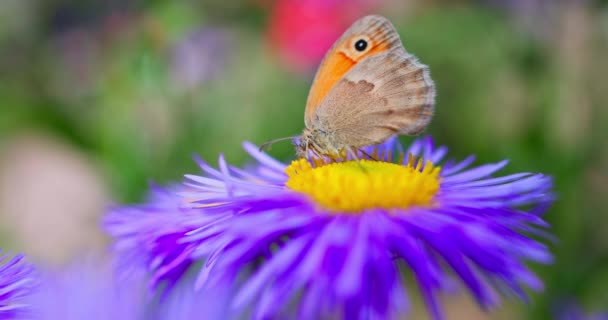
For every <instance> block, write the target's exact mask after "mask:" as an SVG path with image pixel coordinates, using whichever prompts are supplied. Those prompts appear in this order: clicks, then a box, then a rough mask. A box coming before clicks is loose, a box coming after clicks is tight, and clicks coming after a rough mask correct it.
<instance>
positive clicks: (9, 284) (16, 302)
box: [0, 254, 36, 319]
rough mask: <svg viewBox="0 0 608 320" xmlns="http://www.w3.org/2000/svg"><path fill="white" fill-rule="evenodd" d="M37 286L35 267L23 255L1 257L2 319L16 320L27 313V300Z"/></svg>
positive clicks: (0, 296)
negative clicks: (15, 319)
mask: <svg viewBox="0 0 608 320" xmlns="http://www.w3.org/2000/svg"><path fill="white" fill-rule="evenodd" d="M35 286H36V278H35V277H34V267H33V266H32V265H30V264H28V263H26V262H25V261H24V256H23V255H16V256H12V257H11V256H10V255H7V254H2V255H0V319H14V318H15V317H16V316H18V315H22V314H24V313H27V312H28V311H29V309H30V306H29V305H28V304H27V303H25V299H26V298H27V296H28V295H30V294H31V293H32V291H33V290H34V288H35Z"/></svg>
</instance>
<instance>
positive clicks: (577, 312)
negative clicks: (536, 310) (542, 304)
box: [555, 301, 608, 320]
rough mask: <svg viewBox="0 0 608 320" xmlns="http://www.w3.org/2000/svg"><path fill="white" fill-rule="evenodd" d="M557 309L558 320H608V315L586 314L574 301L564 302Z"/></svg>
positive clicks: (556, 317) (556, 316)
mask: <svg viewBox="0 0 608 320" xmlns="http://www.w3.org/2000/svg"><path fill="white" fill-rule="evenodd" d="M555 309H556V312H555V319H556V320H608V313H600V312H596V313H593V314H586V313H585V312H584V311H583V310H582V309H581V307H580V306H579V305H577V304H576V303H574V302H573V301H562V303H561V304H560V305H559V306H558V307H557V308H555Z"/></svg>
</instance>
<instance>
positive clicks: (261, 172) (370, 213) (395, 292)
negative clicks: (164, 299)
mask: <svg viewBox="0 0 608 320" xmlns="http://www.w3.org/2000/svg"><path fill="white" fill-rule="evenodd" d="M245 149H246V150H247V152H249V153H250V154H251V156H252V157H253V158H255V159H256V160H257V165H255V166H253V167H251V168H249V169H247V170H244V169H240V168H236V167H233V166H230V165H228V164H227V163H226V161H225V160H224V159H223V157H220V159H219V169H214V168H212V167H211V166H209V165H208V164H207V163H205V162H203V161H199V165H200V167H201V169H202V170H203V171H204V175H202V176H195V175H187V176H186V182H185V183H184V186H183V187H182V188H180V190H179V192H178V193H177V194H174V195H173V196H170V198H171V199H174V200H172V201H175V202H174V204H177V207H171V209H170V210H165V211H163V210H162V209H161V208H159V206H158V201H153V202H152V204H151V205H144V206H141V207H135V209H134V207H127V208H119V209H116V210H114V211H112V212H110V213H109V214H108V216H107V219H106V223H107V230H108V231H109V233H110V234H111V235H112V236H114V237H115V238H116V244H117V246H116V248H117V250H118V254H119V255H121V256H133V255H134V252H140V253H137V254H143V255H145V256H146V259H145V261H147V262H146V263H147V267H148V270H150V271H151V272H152V275H153V279H159V278H165V279H166V280H167V281H169V282H175V281H177V279H176V278H179V277H181V276H182V274H183V269H184V268H186V267H187V266H186V265H184V261H188V264H191V263H192V262H194V261H199V262H203V264H202V266H201V268H200V270H199V272H198V279H197V281H196V287H197V288H200V287H203V286H209V285H214V284H216V283H220V282H222V281H233V282H237V283H239V285H240V287H239V290H238V292H237V293H236V295H235V296H234V298H233V301H232V306H233V307H234V308H235V309H236V310H246V311H247V312H250V313H251V316H252V317H254V318H285V317H295V318H301V319H310V318H324V317H337V318H347V319H362V318H363V319H368V318H382V319H384V318H392V317H395V316H397V315H399V314H401V313H404V312H406V311H407V308H408V305H407V301H408V299H407V296H406V287H407V285H406V281H405V280H404V279H403V278H402V277H403V275H407V278H409V277H411V278H413V279H414V280H415V282H416V283H417V286H418V288H419V290H420V292H421V295H422V297H423V299H424V301H426V303H427V305H428V309H429V312H430V313H431V315H432V317H433V318H435V319H441V318H442V314H441V308H440V306H439V302H438V299H437V294H438V292H440V291H441V290H446V289H450V288H452V287H453V286H454V285H455V284H456V283H460V284H461V285H462V286H464V287H466V288H467V289H468V290H469V291H470V292H471V294H472V295H473V296H474V297H475V299H476V300H477V302H478V303H479V305H480V306H481V307H482V308H484V309H489V308H491V307H493V306H495V305H496V304H497V303H498V301H499V294H498V292H499V291H500V293H504V294H508V295H515V296H517V297H519V298H521V299H526V294H525V292H524V288H525V287H527V288H531V289H533V290H541V289H542V283H541V281H540V280H539V279H537V278H536V277H535V275H534V274H533V273H532V272H531V271H530V270H528V269H527V267H526V266H525V264H524V263H525V262H526V261H533V262H539V263H550V262H551V261H552V257H551V255H550V253H549V252H548V250H547V248H546V247H545V246H544V245H543V244H541V243H539V242H538V241H536V240H535V239H534V238H536V237H538V236H541V237H543V236H545V233H544V230H543V228H544V227H546V223H545V222H544V221H543V220H542V218H541V217H540V214H541V213H543V212H544V211H545V210H546V209H547V207H548V206H549V205H550V203H551V202H552V201H553V196H552V194H551V187H552V183H551V179H550V178H549V177H547V176H544V175H542V174H532V173H516V174H511V175H507V176H502V177H493V176H492V175H493V174H494V173H495V172H497V171H499V170H500V169H502V168H503V167H504V166H505V165H506V164H507V162H506V161H501V162H499V163H495V164H486V165H481V166H478V167H473V168H469V167H470V165H471V164H472V162H473V157H469V158H466V159H465V160H463V161H461V162H454V161H446V162H444V161H443V159H444V158H445V156H446V154H447V148H445V147H439V148H435V147H434V146H433V142H432V140H431V139H430V138H427V139H421V140H417V141H415V142H414V143H413V144H412V145H411V146H410V147H409V148H408V149H407V150H405V151H404V150H403V147H402V146H401V145H400V144H398V143H397V142H396V139H392V140H390V141H388V142H387V143H385V144H383V145H380V146H376V147H370V148H367V149H366V150H365V154H366V155H370V154H371V155H372V156H373V157H374V158H375V160H361V161H352V160H351V161H342V162H332V161H327V160H314V161H308V160H304V159H300V160H296V161H294V162H292V163H291V165H285V164H283V163H281V162H279V161H277V160H275V159H273V158H271V157H270V156H268V155H266V154H264V153H262V152H260V151H258V148H257V147H256V146H254V145H252V144H248V143H246V144H245ZM366 155H364V154H363V153H362V154H360V155H359V156H360V157H361V158H367V156H366ZM441 163H442V165H441V166H440V164H441ZM180 199H181V200H180ZM160 207H162V206H160ZM133 210H135V211H133ZM142 220H146V221H147V222H142ZM125 230H128V232H125ZM167 237H168V239H170V241H167ZM133 239H138V240H136V241H133ZM141 239H145V241H142V240H141ZM125 243H127V244H129V243H130V244H131V245H125ZM135 243H138V244H139V245H135ZM159 247H162V250H159V249H158V248H159ZM175 257H180V258H175ZM153 284H157V282H154V281H153Z"/></svg>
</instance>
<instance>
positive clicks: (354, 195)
mask: <svg viewBox="0 0 608 320" xmlns="http://www.w3.org/2000/svg"><path fill="white" fill-rule="evenodd" d="M389 159H390V157H389ZM401 159H403V157H401ZM440 171H441V167H438V166H434V165H433V163H431V162H430V161H426V163H424V165H423V161H417V160H416V159H415V158H414V157H412V156H410V157H409V159H408V162H407V164H399V163H393V162H390V160H389V161H388V162H385V161H375V160H374V161H372V160H358V161H354V160H353V161H344V162H324V161H321V160H318V159H316V160H314V161H313V162H312V163H311V162H309V161H308V160H306V159H299V160H294V161H293V162H292V163H291V165H290V166H289V167H287V169H286V170H285V173H286V174H287V175H288V177H289V179H288V180H287V182H286V186H287V187H288V188H290V189H292V190H294V191H296V192H301V193H304V194H306V195H308V196H309V197H310V198H311V199H313V200H314V201H315V202H316V203H317V204H318V205H320V206H321V207H324V208H327V209H329V210H330V211H332V212H340V213H360V212H362V211H365V210H369V209H378V208H380V209H387V210H391V209H407V208H410V207H416V206H418V207H430V206H433V205H434V198H435V195H436V194H437V192H438V191H439V183H440V176H439V173H440Z"/></svg>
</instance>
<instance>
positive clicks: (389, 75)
mask: <svg viewBox="0 0 608 320" xmlns="http://www.w3.org/2000/svg"><path fill="white" fill-rule="evenodd" d="M434 103H435V86H434V84H433V81H432V80H431V77H430V73H429V70H428V67H427V66H425V65H423V64H421V63H420V62H418V60H417V59H416V58H415V57H414V56H413V55H411V54H408V53H407V52H406V51H405V49H403V47H402V46H401V45H399V46H398V47H395V48H393V49H391V50H388V51H386V52H383V53H378V54H375V55H371V56H369V57H367V58H365V59H364V60H362V61H360V62H359V63H358V64H357V65H356V66H354V67H353V68H351V70H350V71H348V72H347V73H346V74H345V75H344V76H343V77H342V78H341V79H340V80H339V81H337V82H336V84H335V85H334V86H333V87H332V88H331V90H330V91H329V92H328V94H327V95H326V97H325V99H324V100H323V102H322V103H321V104H320V106H319V107H318V108H316V109H315V111H314V113H313V115H311V119H310V120H309V121H310V125H311V127H312V128H317V129H319V130H321V131H323V132H327V133H328V135H329V136H331V137H333V140H334V141H333V143H334V144H335V145H345V146H351V147H355V148H358V147H363V146H367V145H371V144H376V143H380V142H382V141H384V140H386V139H387V138H388V137H390V136H391V135H394V134H410V135H411V134H418V133H420V132H422V131H423V130H424V129H425V128H426V126H427V125H428V124H429V122H430V120H431V118H432V116H433V112H434Z"/></svg>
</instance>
